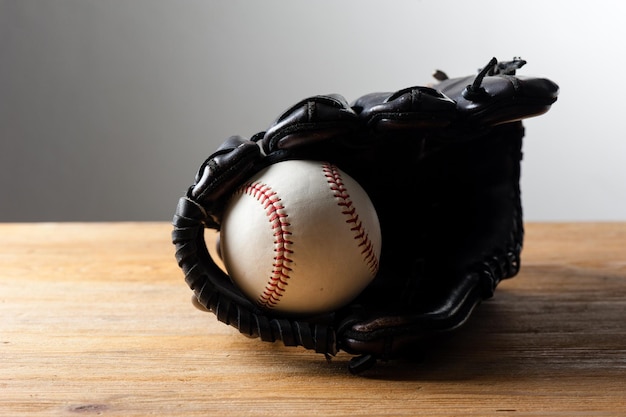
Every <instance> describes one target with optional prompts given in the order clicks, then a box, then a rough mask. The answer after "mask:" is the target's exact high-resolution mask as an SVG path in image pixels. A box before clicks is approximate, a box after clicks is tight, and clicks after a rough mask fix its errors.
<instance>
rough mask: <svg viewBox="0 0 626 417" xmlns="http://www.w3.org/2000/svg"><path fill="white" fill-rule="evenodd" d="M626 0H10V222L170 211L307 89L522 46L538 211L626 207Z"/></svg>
mask: <svg viewBox="0 0 626 417" xmlns="http://www.w3.org/2000/svg"><path fill="white" fill-rule="evenodd" d="M625 11H626V3H624V2H620V1H606V0H599V1H594V2H588V1H585V2H583V1H580V0H575V1H562V2H560V1H546V0H540V1H534V0H527V1H524V2H507V1H501V0H500V1H487V0H474V1H435V0H433V1H417V0H389V1H385V2H382V1H371V0H360V1H354V0H344V1H336V0H317V1H301V0H284V1H280V0H266V1H251V0H247V1H244V0H216V1H208V0H207V1H199V0H197V1H196V0H182V1H181V0H176V1H174V0H172V1H164V0H0V221H108V220H121V221H132V220H163V221H169V220H171V218H172V214H173V212H174V210H175V206H176V202H177V200H178V198H179V197H180V196H181V195H183V194H184V192H185V190H186V188H187V187H188V186H189V185H190V184H191V182H192V181H193V177H194V175H195V172H196V169H197V168H198V166H199V165H200V163H201V162H202V161H203V160H204V158H205V157H206V156H208V155H209V154H210V153H212V152H213V151H214V150H215V148H216V147H217V146H218V145H219V144H220V143H221V142H222V141H223V140H224V139H225V138H226V137H228V136H229V135H232V134H240V135H243V136H251V135H252V134H254V133H256V132H257V131H259V130H264V129H266V128H267V127H268V126H269V125H270V124H271V122H272V121H273V120H274V118H275V117H276V116H277V115H278V114H279V113H280V112H281V111H283V110H284V109H286V108H287V107H289V106H291V105H292V104H294V103H295V102H297V101H299V100H300V99H302V98H304V97H308V96H310V95H315V94H325V93H340V94H342V95H344V96H345V97H346V98H347V99H348V100H349V101H352V100H354V99H356V98H357V97H359V96H360V95H363V94H366V93H370V92H374V91H394V90H397V89H400V88H403V87H408V86H411V85H424V84H427V83H430V82H432V81H433V79H432V78H431V74H432V72H433V70H435V69H438V68H439V69H442V70H444V71H446V72H447V73H448V74H449V75H450V76H463V75H469V74H473V73H475V71H476V69H477V68H479V67H481V66H483V65H484V64H485V63H486V62H487V61H488V60H489V59H490V58H491V57H493V56H496V57H497V58H499V59H501V60H508V59H511V58H513V57H514V56H521V57H522V58H524V59H526V60H527V61H528V64H527V65H526V66H525V67H524V68H523V69H522V70H521V72H520V74H523V75H536V76H542V77H547V78H550V79H552V80H553V81H555V82H557V83H558V84H559V85H560V87H561V94H560V98H559V101H558V102H557V103H556V104H555V105H554V106H553V108H552V109H551V110H550V112H548V113H547V114H545V115H543V116H541V117H538V118H533V119H527V120H526V121H525V125H526V139H525V142H524V153H525V159H524V161H523V165H522V193H523V201H524V211H525V218H526V220H532V221H544V220H624V219H626V192H625V191H626V187H625V183H626V181H625V180H626V167H625V165H626V164H625V163H626V141H625V140H624V135H625V133H624V120H625V119H626V116H625V115H624V113H625V108H624V104H623V102H624V97H626V86H625V79H624V77H623V75H622V73H623V71H624V68H626V65H625V64H626V54H624V53H623V41H624V38H625V35H626V29H624V26H623V18H624V16H626V14H625Z"/></svg>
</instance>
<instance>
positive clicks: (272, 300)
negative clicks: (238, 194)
mask: <svg viewBox="0 0 626 417" xmlns="http://www.w3.org/2000/svg"><path fill="white" fill-rule="evenodd" d="M322 172H323V175H324V177H325V178H326V182H327V183H328V185H329V187H330V190H331V192H332V193H333V196H334V197H335V199H337V205H338V206H339V207H340V208H341V213H342V214H343V215H344V216H346V221H345V222H346V223H347V224H348V225H349V227H350V230H351V231H352V232H353V235H354V240H356V241H357V247H358V248H360V249H361V254H362V255H363V261H364V262H365V264H366V265H367V267H368V269H369V271H370V273H371V274H372V275H376V272H377V271H378V257H377V256H376V251H375V248H374V245H373V242H372V241H371V240H370V238H369V235H368V234H367V231H366V230H365V227H364V226H363V223H362V221H361V220H360V218H359V215H358V213H357V211H356V207H354V203H353V202H352V200H351V199H350V194H349V193H348V190H347V189H346V187H345V185H344V183H343V179H342V178H341V173H340V172H339V169H338V168H337V167H336V166H335V165H332V164H322ZM241 190H242V192H243V193H244V194H246V195H249V196H251V197H253V198H255V199H256V200H257V201H258V202H259V203H261V205H262V207H263V209H264V210H265V214H266V216H267V218H268V220H269V222H270V225H271V229H272V234H273V236H274V252H275V255H274V260H273V263H272V273H271V275H270V277H269V279H268V281H267V283H266V285H265V288H264V289H263V291H262V292H261V294H260V295H259V297H258V298H257V300H256V302H257V304H258V305H260V306H261V307H265V308H270V309H271V308H273V307H275V306H276V305H277V304H278V303H279V302H280V299H281V297H282V296H283V294H284V293H285V290H286V288H285V287H286V286H287V285H288V281H289V274H290V272H291V271H292V268H291V267H290V266H289V265H290V264H291V263H292V262H293V259H292V258H291V256H292V254H293V250H292V249H291V245H293V241H291V240H290V236H291V231H290V230H289V229H290V226H291V224H290V223H289V221H288V220H287V217H288V215H287V214H286V213H285V207H284V206H283V203H282V202H281V199H280V197H279V196H278V194H277V193H276V191H274V190H272V188H271V187H270V186H269V185H267V184H263V183H259V182H252V183H248V184H246V185H244V186H243V187H242V188H241Z"/></svg>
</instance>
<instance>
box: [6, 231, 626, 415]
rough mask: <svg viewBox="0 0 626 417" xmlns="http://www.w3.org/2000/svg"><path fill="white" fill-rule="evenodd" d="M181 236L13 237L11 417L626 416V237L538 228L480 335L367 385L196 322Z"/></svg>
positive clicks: (489, 307)
mask: <svg viewBox="0 0 626 417" xmlns="http://www.w3.org/2000/svg"><path fill="white" fill-rule="evenodd" d="M170 231H171V226H170V225H169V224H167V223H35V224H11V223H6V224H0V233H1V236H2V241H1V242H0V266H1V269H0V320H1V322H0V358H1V359H2V362H1V364H0V415H1V416H11V417H14V416H22V415H36V416H78V415H81V416H89V415H102V416H148V415H151V416H203V417H206V416H214V415H215V416H223V417H226V416H313V415H315V416H430V417H434V416H568V417H571V416H626V399H625V397H626V223H562V224H560V223H546V224H541V223H534V224H527V225H526V240H525V246H524V252H523V255H522V270H521V272H520V274H519V275H518V276H516V277H515V278H512V279H510V280H507V281H504V282H503V283H502V284H501V285H500V286H499V288H498V290H497V291H496V294H495V297H494V298H492V299H490V300H488V301H486V302H485V303H483V304H482V305H480V306H479V308H478V309H477V311H476V312H475V314H474V315H473V316H472V318H471V320H470V322H469V323H468V324H467V325H466V326H465V327H463V328H462V329H461V330H460V331H458V332H457V333H455V334H454V335H453V336H452V337H450V338H449V339H447V340H445V341H441V342H439V343H437V344H436V345H434V346H430V347H429V348H428V349H427V350H426V354H425V355H424V356H423V357H421V358H420V359H419V360H413V361H389V362H384V363H379V364H378V365H377V366H376V367H375V368H373V369H371V370H369V371H367V372H365V373H363V374H361V375H358V376H355V375H351V374H350V373H349V372H348V370H347V363H348V360H349V359H350V356H349V355H347V354H344V353H340V354H339V355H337V356H336V357H334V358H332V360H330V361H327V360H326V359H325V358H324V357H323V356H322V355H319V354H316V353H313V352H311V351H307V350H305V349H303V348H287V347H284V346H282V345H281V344H279V343H276V344H270V343H264V342H260V341H259V340H258V339H248V338H246V337H243V336H241V335H240V334H239V333H238V332H237V331H236V330H235V329H233V328H231V327H229V326H226V325H224V324H222V323H219V322H217V320H216V319H215V317H214V316H213V315H212V314H210V313H206V312H201V311H199V310H196V309H195V308H194V307H193V306H192V304H191V302H190V297H191V291H190V290H189V288H188V287H187V286H186V284H185V283H184V281H183V276H182V272H181V271H180V270H179V269H178V266H177V265H176V262H175V260H174V247H173V245H172V244H171V243H170Z"/></svg>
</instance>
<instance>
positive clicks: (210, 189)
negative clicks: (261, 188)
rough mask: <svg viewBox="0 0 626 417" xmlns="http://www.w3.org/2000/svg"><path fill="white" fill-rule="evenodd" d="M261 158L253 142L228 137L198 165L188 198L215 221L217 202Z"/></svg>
mask: <svg viewBox="0 0 626 417" xmlns="http://www.w3.org/2000/svg"><path fill="white" fill-rule="evenodd" d="M261 159H262V155H261V149H260V148H259V146H258V145H257V144H256V143H254V142H252V141H250V140H247V139H244V138H242V137H240V136H231V137H230V138H228V139H227V140H226V141H225V142H224V143H223V144H222V145H221V146H220V147H219V148H218V149H217V150H216V151H215V152H214V153H213V154H212V155H211V156H209V157H208V158H207V159H206V160H205V161H204V163H203V164H202V165H201V167H200V169H199V170H198V173H197V174H196V178H195V183H194V184H193V185H192V186H191V187H190V190H189V192H188V196H189V197H190V198H191V199H193V200H194V201H196V202H197V203H199V204H200V205H201V206H202V207H204V209H205V210H206V211H207V217H213V218H214V220H215V219H217V217H219V214H220V213H219V210H218V207H219V204H218V202H219V201H220V200H221V199H223V198H225V197H227V196H229V195H230V194H231V193H232V192H233V191H234V190H235V189H236V188H237V186H239V185H240V184H241V183H243V181H245V180H246V179H247V178H248V177H249V176H250V175H251V174H252V173H253V172H254V171H255V170H256V169H258V167H257V165H258V163H259V162H260V160H261Z"/></svg>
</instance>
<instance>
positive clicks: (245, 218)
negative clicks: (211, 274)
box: [220, 160, 381, 314]
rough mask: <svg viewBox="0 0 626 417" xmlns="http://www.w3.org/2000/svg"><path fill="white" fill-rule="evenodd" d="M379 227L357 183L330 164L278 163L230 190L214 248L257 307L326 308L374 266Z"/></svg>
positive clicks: (365, 280) (357, 288)
mask: <svg viewBox="0 0 626 417" xmlns="http://www.w3.org/2000/svg"><path fill="white" fill-rule="evenodd" d="M380 249H381V232H380V224H379V221H378V216H377V214H376V210H375V209H374V206H373V204H372V202H371V201H370V199H369V197H368V195H367V193H366V192H365V190H363V188H362V187H361V186H360V185H359V184H358V183H357V182H356V181H355V180H354V179H353V178H351V177H349V176H348V175H347V174H346V173H344V172H342V171H341V170H339V169H338V168H337V167H336V166H334V165H332V164H329V163H326V162H318V161H300V160H297V161H296V160H294V161H284V162H279V163H276V164H273V165H270V166H269V167H267V168H265V169H264V170H262V171H260V172H259V173H258V174H257V175H255V176H254V177H253V178H251V179H250V180H249V181H247V182H246V184H244V185H243V186H241V187H240V188H239V189H238V190H237V191H236V192H235V193H234V195H233V196H232V197H231V199H230V201H229V203H228V204H227V206H226V209H225V212H224V217H223V222H222V228H221V232H220V252H221V256H222V259H223V261H224V266H225V267H226V270H227V271H228V274H229V275H230V277H231V279H232V280H233V282H234V283H235V284H236V285H237V286H238V287H239V288H240V289H241V291H242V292H243V293H244V294H246V295H247V296H248V297H249V298H250V299H251V300H254V301H255V302H256V303H257V305H259V306H260V307H263V308H266V309H271V310H275V311H280V312H283V313H293V314H315V313H323V312H328V311H333V310H335V309H337V308H339V307H341V306H343V305H345V304H347V303H348V302H350V301H351V300H352V299H354V298H355V297H356V296H357V295H358V294H359V293H360V292H362V291H363V290H364V289H365V287H366V286H367V285H368V284H369V283H370V282H371V280H372V279H373V278H374V276H375V275H376V273H377V271H378V263H379V257H380Z"/></svg>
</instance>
